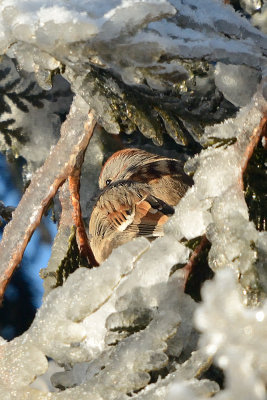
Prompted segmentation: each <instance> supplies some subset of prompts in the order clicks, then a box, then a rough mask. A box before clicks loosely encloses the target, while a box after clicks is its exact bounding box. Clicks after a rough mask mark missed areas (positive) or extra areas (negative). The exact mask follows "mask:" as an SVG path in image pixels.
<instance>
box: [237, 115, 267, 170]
mask: <svg viewBox="0 0 267 400" xmlns="http://www.w3.org/2000/svg"><path fill="white" fill-rule="evenodd" d="M266 134H267V107H266V115H264V116H263V117H262V119H261V121H260V123H259V125H258V126H257V127H256V128H255V129H253V132H252V135H251V137H250V141H249V143H248V145H247V147H246V149H245V152H244V156H243V160H242V163H241V171H242V175H243V174H244V172H245V170H246V169H247V165H248V162H249V160H250V158H251V156H252V154H253V152H254V149H255V148H256V147H257V145H258V143H259V140H260V138H261V137H262V136H266Z"/></svg>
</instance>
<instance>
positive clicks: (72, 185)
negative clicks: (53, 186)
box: [69, 166, 99, 266]
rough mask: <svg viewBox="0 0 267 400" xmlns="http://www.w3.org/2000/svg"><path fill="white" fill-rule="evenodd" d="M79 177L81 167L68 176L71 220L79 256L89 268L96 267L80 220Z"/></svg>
mask: <svg viewBox="0 0 267 400" xmlns="http://www.w3.org/2000/svg"><path fill="white" fill-rule="evenodd" d="M80 175H81V167H79V166H78V167H76V168H74V171H73V173H72V174H71V175H70V176H69V191H70V196H71V202H72V207H73V210H72V218H73V222H74V225H75V226H76V240H77V243H78V246H79V250H80V254H81V256H83V257H85V258H86V259H87V261H88V263H89V264H90V265H91V266H98V265H99V264H98V262H97V261H96V259H95V257H94V254H93V252H92V250H91V247H90V245H89V241H88V238H87V234H86V231H85V228H84V223H83V219H82V211H81V205H80Z"/></svg>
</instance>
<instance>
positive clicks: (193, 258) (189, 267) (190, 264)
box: [183, 235, 209, 288]
mask: <svg viewBox="0 0 267 400" xmlns="http://www.w3.org/2000/svg"><path fill="white" fill-rule="evenodd" d="M208 244H209V241H208V239H207V237H206V235H203V236H202V238H201V241H200V243H199V245H198V246H197V247H196V248H195V250H194V251H193V253H192V254H191V256H190V258H189V260H188V263H187V264H186V265H185V266H184V267H183V273H184V288H185V287H186V284H187V281H188V278H189V275H190V274H191V272H192V271H193V269H194V268H195V266H196V263H197V257H198V256H199V254H200V253H201V251H202V250H204V249H205V248H206V247H207V245H208Z"/></svg>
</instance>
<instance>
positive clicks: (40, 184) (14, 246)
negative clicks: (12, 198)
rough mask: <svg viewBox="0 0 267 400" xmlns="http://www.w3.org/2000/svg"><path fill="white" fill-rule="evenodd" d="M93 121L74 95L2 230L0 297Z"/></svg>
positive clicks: (88, 133) (86, 137)
mask: <svg viewBox="0 0 267 400" xmlns="http://www.w3.org/2000/svg"><path fill="white" fill-rule="evenodd" d="M87 110H88V109H87ZM85 123H86V126H85V125H84V124H85ZM95 123H96V122H95V119H94V116H93V113H92V112H90V113H89V114H88V115H87V114H86V112H85V105H84V103H83V102H82V100H81V99H80V98H79V97H78V96H76V98H75V99H74V101H73V103H72V106H71V110H70V113H69V115H68V118H67V119H66V121H65V122H64V123H63V124H62V127H61V138H60V139H59V141H58V143H57V144H56V146H55V147H54V148H53V149H52V150H51V152H50V154H49V156H48V158H47V159H46V161H45V163H44V165H43V166H42V167H41V168H40V169H39V170H37V171H36V173H35V174H34V176H33V178H32V181H31V184H30V186H29V187H28V188H27V190H26V192H25V194H24V195H23V197H22V199H21V201H20V203H19V205H18V207H17V208H16V210H15V212H14V213H13V218H12V220H11V221H10V223H9V224H8V225H7V226H6V228H5V230H4V234H3V238H2V241H1V243H0V260H1V264H0V300H2V298H3V295H4V291H5V288H6V286H7V284H8V282H9V280H10V278H11V276H12V274H13V272H14V270H15V268H16V267H17V265H18V264H19V263H20V261H21V259H22V256H23V253H24V250H25V248H26V246H27V243H28V242H29V240H30V238H31V236H32V234H33V232H34V230H35V229H36V227H37V226H38V225H39V223H40V220H41V218H42V214H43V212H44V210H45V208H46V206H47V204H48V203H49V202H50V200H51V199H52V198H53V196H54V195H55V193H56V192H57V190H58V188H59V186H60V185H62V183H63V182H64V181H65V180H66V179H67V177H68V176H69V175H70V174H71V173H72V171H73V169H74V167H75V165H76V162H77V158H78V157H79V155H80V154H81V153H83V151H84V149H85V148H86V147H87V145H88V143H89V140H90V138H91V136H92V133H93V130H94V126H95Z"/></svg>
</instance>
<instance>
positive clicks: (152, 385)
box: [0, 0, 267, 400]
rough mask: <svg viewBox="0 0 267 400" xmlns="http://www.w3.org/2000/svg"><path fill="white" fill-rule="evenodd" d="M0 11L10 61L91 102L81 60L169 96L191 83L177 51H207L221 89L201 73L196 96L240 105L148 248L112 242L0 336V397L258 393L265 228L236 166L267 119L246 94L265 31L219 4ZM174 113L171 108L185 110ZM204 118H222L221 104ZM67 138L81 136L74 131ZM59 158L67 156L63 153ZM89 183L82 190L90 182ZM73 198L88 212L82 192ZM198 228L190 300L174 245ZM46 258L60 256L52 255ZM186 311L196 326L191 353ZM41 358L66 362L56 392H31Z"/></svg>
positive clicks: (81, 112) (258, 67)
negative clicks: (200, 269)
mask: <svg viewBox="0 0 267 400" xmlns="http://www.w3.org/2000/svg"><path fill="white" fill-rule="evenodd" d="M249 3H251V2H249V1H246V4H249ZM265 8H266V7H265ZM263 10H264V9H263ZM177 11H178V12H177ZM0 15H1V18H2V21H1V24H0V26H1V28H0V29H1V31H0V35H1V36H0V37H1V39H3V40H1V44H2V46H3V47H2V51H5V49H6V48H7V47H8V46H9V45H10V44H11V42H12V43H13V41H15V42H16V43H14V45H12V46H11V47H10V48H9V49H8V54H9V55H10V56H16V57H17V60H18V62H19V65H20V66H23V68H24V69H25V70H27V71H33V70H38V74H39V77H40V80H41V81H42V73H43V71H44V70H46V69H48V70H49V69H56V68H59V67H60V65H61V62H62V61H64V62H66V64H67V68H66V71H67V72H66V75H65V76H67V77H69V78H70V81H71V82H72V89H73V90H74V91H75V92H77V93H79V94H80V95H82V96H83V97H84V98H86V100H87V102H88V104H91V103H90V102H91V101H92V103H93V100H92V96H91V94H92V93H93V92H94V89H95V87H94V86H93V85H92V93H91V92H90V91H88V86H86V84H85V83H86V78H88V76H87V75H88V69H87V68H88V64H86V67H85V66H84V65H83V62H85V63H86V62H87V61H88V60H90V63H92V65H98V66H101V67H102V68H103V69H105V68H107V69H109V68H111V69H112V70H113V71H116V73H118V74H119V75H120V76H121V77H122V79H123V80H124V82H126V83H127V84H129V85H132V84H138V85H139V84H140V85H142V84H144V82H147V84H148V86H147V87H146V89H147V88H148V87H150V88H152V89H153V90H155V91H159V92H160V95H162V94H163V95H164V92H165V91H166V88H167V90H169V89H170V88H171V87H172V85H173V82H175V83H177V82H178V83H179V84H181V85H182V82H183V80H185V79H189V78H190V74H189V73H188V70H187V68H186V67H185V66H183V65H181V63H180V58H181V59H184V58H187V57H189V58H190V59H191V60H190V62H192V60H194V59H195V58H202V57H203V56H204V57H205V59H206V60H208V61H211V62H216V61H220V64H219V63H217V65H216V67H215V79H214V81H215V86H216V87H215V86H214V82H213V78H212V74H211V75H209V76H208V77H205V78H203V79H200V78H199V77H198V79H197V80H196V83H197V86H198V85H199V87H200V88H201V90H200V93H201V96H204V97H205V96H206V95H207V93H208V94H209V95H210V93H213V92H214V91H216V90H217V89H219V90H220V91H221V92H222V93H223V94H224V96H225V98H227V99H229V101H231V102H233V104H236V105H238V106H239V105H240V106H242V108H241V110H240V111H239V113H238V114H237V115H236V116H235V117H234V118H228V119H227V120H225V121H224V122H223V123H221V124H216V125H213V124H211V126H209V127H206V130H205V135H204V137H203V138H202V143H203V144H205V143H207V142H209V141H210V140H212V138H214V137H216V138H217V139H221V141H220V140H219V141H218V142H217V145H216V143H215V144H214V145H213V146H210V147H209V148H208V149H204V150H202V151H201V153H200V154H199V155H198V156H196V157H194V158H193V159H191V160H189V161H188V162H187V165H186V168H187V170H188V171H189V172H190V171H191V172H194V173H195V174H194V182H195V184H194V186H193V187H192V188H191V189H190V190H189V191H188V193H187V195H186V196H185V197H184V198H183V199H182V201H181V202H180V204H179V205H178V206H177V208H176V214H175V216H174V217H173V218H171V219H170V221H169V223H168V225H167V226H166V229H165V231H166V234H165V237H163V238H159V239H157V240H156V241H154V242H153V243H149V242H148V241H147V240H146V239H138V240H136V241H133V242H131V243H128V244H126V245H124V246H122V247H120V248H118V249H116V250H115V251H114V252H113V253H112V255H111V256H110V257H109V258H108V260H106V261H105V263H103V264H102V265H101V266H100V268H99V269H93V270H89V269H85V268H80V269H78V270H77V271H76V272H74V273H73V274H71V275H70V276H69V278H68V279H67V280H66V282H65V283H64V284H63V285H62V287H58V288H56V289H53V290H51V291H50V293H49V294H48V295H47V296H46V298H45V300H44V303H43V305H42V307H41V308H40V310H39V311H38V314H37V316H36V318H35V320H34V322H33V324H32V326H31V328H30V329H29V330H28V331H27V332H26V333H25V334H24V335H22V336H21V337H19V338H17V339H15V340H13V341H11V342H9V343H7V342H4V341H1V343H0V352H1V358H0V381H1V385H0V397H1V398H3V399H8V400H9V399H10V400H13V399H29V400H37V399H38V400H39V399H42V400H48V399H52V400H53V399H64V400H65V399H67V400H68V399H69V400H73V399H75V400H77V399H81V400H83V399H86V400H88V399H92V400H95V399H99V400H106V399H108V400H110V399H123V400H124V399H125V400H127V399H129V396H132V397H136V398H137V399H140V400H141V399H144V400H145V399H146V400H148V399H149V400H151V399H155V400H156V399H163V400H165V399H166V400H173V399H183V400H185V399H196V398H199V399H203V398H209V397H210V396H214V398H215V399H216V398H217V399H219V400H221V399H237V398H242V399H253V400H254V399H255V400H264V399H265V398H266V389H265V388H266V381H267V379H266V376H267V373H266V362H265V358H264V357H265V355H266V301H264V300H263V297H264V290H265V292H266V288H267V278H266V259H267V254H266V248H267V236H266V232H258V231H257V230H256V228H255V225H254V224H253V222H251V221H249V216H248V207H247V205H246V203H245V200H244V193H243V190H242V171H243V170H244V168H245V164H246V161H245V159H246V157H245V156H244V155H245V153H246V150H247V147H248V144H249V142H250V140H251V137H252V135H253V132H254V131H255V130H256V129H257V127H258V126H259V125H260V123H261V120H262V118H263V116H264V113H265V114H266V97H267V96H266V87H265V92H264V85H263V83H262V84H261V86H260V87H259V89H258V93H257V94H256V96H255V97H254V98H253V99H252V100H251V96H252V95H253V94H254V92H255V91H256V90H257V83H258V80H260V79H261V75H262V73H264V71H262V70H263V69H264V68H263V67H264V63H265V61H266V36H264V34H263V33H261V32H260V31H259V30H258V29H256V28H254V27H253V26H252V25H251V24H250V23H249V21H248V20H246V19H245V18H242V17H241V16H240V15H238V14H237V13H234V11H233V9H232V8H230V7H229V6H226V5H224V4H223V2H221V1H211V0H200V1H198V2H195V1H194V0H184V1H178V0H173V1H170V2H167V1H160V2H159V1H157V2H156V1H142V2H137V1H131V0H127V1H126V0H125V1H119V0H117V1H109V2H104V1H101V2H99V1H97V2H96V1H90V2H89V1H83V2H79V5H77V2H75V1H68V2H66V1H60V2H57V5H53V6H51V3H50V2H48V1H42V2H41V1H35V2H33V1H17V0H9V1H7V0H4V1H3V2H2V3H1V5H0ZM262 15H263V14H262ZM258 18H259V14H258ZM256 19H257V18H256V17H255V20H256ZM56 40H59V41H58V42H57V43H56ZM83 40H84V42H83V45H82V43H81V42H82V41H83ZM76 42H77V43H78V45H77V43H76ZM48 52H49V54H48ZM166 54H168V55H169V56H170V59H168V60H167V61H166V60H164V56H166ZM125 60H127V63H125ZM90 65H91V64H90ZM35 72H36V71H35ZM244 72H245V73H246V79H244V75H243V73H244ZM38 74H36V76H38ZM216 74H217V75H216ZM225 74H227V75H228V76H229V77H231V76H232V77H235V76H239V77H240V81H239V84H238V89H240V91H239V92H238V93H237V92H236V88H237V86H235V85H236V84H235V82H233V80H230V79H228V80H227V79H224V78H225ZM248 78H251V79H250V81H249V85H248V87H247V84H246V80H247V79H248ZM108 82H109V83H110V87H109V89H110V88H111V89H112V90H114V93H119V94H120V95H121V97H122V101H123V102H124V97H123V94H122V92H120V88H119V83H118V81H115V80H112V79H110V77H108ZM41 83H42V85H44V81H43V82H41ZM265 85H266V83H265ZM199 87H198V88H199ZM207 89H208V90H207ZM116 91H117V92H116ZM154 93H155V92H154ZM262 93H263V95H262ZM264 93H265V94H264ZM186 94H187V92H186V91H185V93H183V96H184V97H186ZM183 96H182V97H183ZM96 97H97V101H98V103H97V106H98V112H99V115H100V118H103V125H104V124H105V123H106V125H108V126H111V125H112V124H113V125H112V126H113V127H114V128H112V129H114V131H117V132H119V131H120V126H119V123H118V121H117V120H116V119H115V118H113V116H112V115H110V114H109V113H108V106H107V103H106V102H105V101H106V98H105V96H104V95H103V93H102V94H99V93H97V95H96ZM264 97H265V99H264ZM76 100H77V99H76ZM94 100H95V99H94ZM163 100H164V98H163V97H162V101H163ZM185 103H186V102H185ZM88 104H85V103H84V101H82V100H81V99H80V101H77V103H75V110H73V111H74V114H75V113H77V118H74V122H73V125H72V128H71V129H72V130H73V132H74V133H75V131H77V132H79V129H81V125H82V121H83V120H84V119H85V117H86V116H87V112H88V109H89V107H88ZM177 107H178V111H179V107H180V108H183V107H184V106H183V107H181V105H179V106H177ZM48 109H49V107H48V108H46V110H45V111H48ZM51 109H52V108H51ZM146 111H147V110H146ZM127 112H129V113H131V112H132V110H131V109H129V110H128V111H127ZM213 112H214V114H215V113H216V112H218V113H220V112H221V107H217V108H216V111H213ZM132 113H133V112H132ZM201 113H202V114H205V115H207V114H209V109H208V108H205V107H203V108H201V107H200V108H199V109H198V113H196V112H195V110H190V112H188V114H189V115H190V118H191V117H192V118H193V117H195V118H196V119H197V118H198V117H199V115H201ZM133 114H134V113H133ZM148 115H150V114H149V113H148ZM72 116H73V115H72ZM105 118H106V119H105ZM107 121H108V123H107ZM38 122H40V124H41V122H42V120H41V118H40V121H38ZM46 122H47V125H45V127H46V128H47V129H53V128H51V125H53V118H52V119H51V121H46ZM150 122H151V121H150ZM190 122H191V120H190ZM142 123H143V122H140V126H141V125H142ZM147 124H148V125H149V123H147ZM188 125H189V122H188ZM188 125H187V126H188ZM151 127H152V128H153V124H152V123H151V125H149V129H150V128H151ZM152 128H151V129H152ZM111 131H112V130H111ZM148 136H149V135H148ZM74 139H75V140H74V142H75V143H76V140H78V138H77V137H76V136H74ZM98 139H99V137H96V138H94V139H93V142H92V146H91V147H90V148H89V151H88V154H87V155H86V157H87V159H86V164H85V168H84V184H85V186H86V185H88V181H90V180H91V179H95V176H96V175H97V171H98V168H99V167H100V163H101V161H102V156H103V154H102V152H101V143H100V141H99V140H98ZM34 140H35V138H33V142H31V143H32V145H33V147H32V148H33V149H34V152H33V154H32V156H33V157H35V156H38V157H37V161H38V162H40V160H41V157H42V154H38V153H36V154H35V150H36V147H34ZM74 142H70V143H69V146H70V147H71V146H73V145H74ZM42 143H43V144H47V145H48V147H49V143H44V141H43V142H42ZM26 147H27V146H26ZM26 147H25V151H26V152H27V148H26ZM29 151H31V150H29ZM25 156H26V155H25ZM27 157H28V155H27ZM34 161H35V160H34ZM58 162H60V164H61V163H63V164H64V160H62V159H61V158H60V159H59V160H58ZM94 168H95V170H94ZM89 174H91V175H90V179H88V180H87V177H88V175H89ZM47 175H48V174H47ZM47 175H46V178H50V176H47ZM94 185H95V186H96V182H94ZM38 188H39V186H38ZM41 189H42V186H41ZM83 190H84V189H83ZM88 190H89V191H90V194H91V193H92V192H93V191H94V188H93V186H92V187H90V188H89V189H88ZM37 193H38V194H39V192H38V191H37ZM82 197H83V199H82V201H83V208H85V207H86V201H87V199H86V198H85V197H86V196H85V193H83V195H82ZM37 201H39V202H40V199H39V200H38V199H37ZM36 212H37V210H36V209H34V210H33V212H32V213H31V216H30V217H31V218H34V217H35V216H36ZM22 222H23V221H22ZM23 229H24V225H23V224H22V226H21V225H18V232H17V234H20V233H21V231H23ZM203 234H207V236H208V239H209V240H210V242H211V250H210V252H209V263H210V266H211V267H212V269H213V270H214V272H215V279H214V280H213V281H210V282H209V283H207V284H206V285H205V287H204V289H203V301H202V303H200V304H199V305H197V304H195V302H194V301H193V300H192V299H191V298H190V297H189V296H188V295H185V294H184V292H183V282H182V273H181V272H180V271H176V272H175V273H173V274H172V268H173V266H174V265H176V264H180V263H181V264H184V263H185V262H186V261H187V260H188V257H189V250H188V248H187V247H185V246H184V245H183V244H181V243H179V242H178V241H179V240H181V239H182V238H186V239H191V238H195V237H196V236H199V235H203ZM65 239H66V235H62V237H61V238H59V242H58V246H59V248H58V249H59V250H60V246H61V244H62V241H64V240H65ZM14 240H17V236H14ZM55 252H56V251H55ZM8 255H9V254H8ZM1 260H2V261H4V259H1ZM53 260H55V261H54V262H55V263H56V262H57V257H55V258H54V259H52V261H51V262H53ZM225 269H226V270H225ZM230 270H232V273H231V272H230ZM240 295H242V296H241V297H240ZM244 303H248V304H250V306H251V305H257V308H248V307H245V306H244ZM195 310H196V312H195ZM193 313H195V318H194V320H195V326H196V328H197V329H198V330H199V331H200V332H201V334H200V349H199V350H197V344H196V343H197V340H198V334H197V333H196V331H195V330H194V326H193V317H192V315H193ZM192 351H193V352H192ZM191 353H192V354H191ZM46 356H49V357H52V358H53V359H54V360H55V361H56V362H58V363H60V364H66V365H67V367H66V368H67V370H66V371H64V372H61V373H59V374H55V375H54V376H53V377H52V382H53V384H54V386H56V387H59V388H61V391H58V392H56V393H52V392H51V393H46V392H43V391H42V390H41V389H38V388H35V389H34V388H33V387H31V386H30V383H31V382H32V381H34V379H35V376H36V375H39V376H40V375H42V374H43V373H44V372H45V370H46V369H47V360H46ZM212 359H214V360H215V362H216V364H217V365H219V366H220V367H221V368H222V369H223V371H224V374H225V376H226V381H225V389H224V390H220V388H219V386H218V384H217V383H216V382H212V381H211V380H209V379H201V378H202V376H203V374H204V372H205V371H206V370H207V369H208V368H209V367H210V364H211V363H212ZM170 360H174V361H173V362H170ZM165 368H166V369H167V370H165ZM168 368H169V369H168ZM162 371H165V372H164V373H165V375H164V373H163V372H162ZM161 374H162V375H161ZM152 377H153V379H154V380H152V379H151V378H152ZM240 381H241V382H242V385H240Z"/></svg>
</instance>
